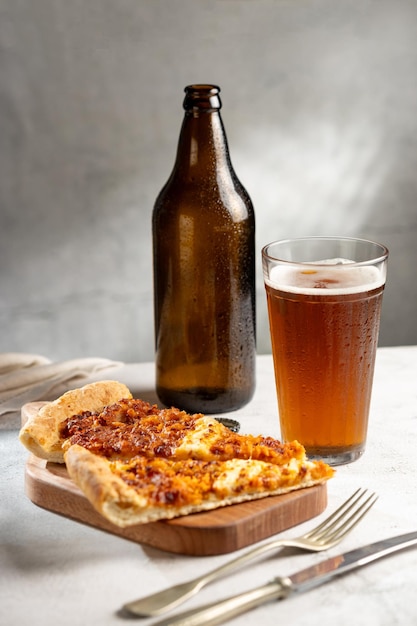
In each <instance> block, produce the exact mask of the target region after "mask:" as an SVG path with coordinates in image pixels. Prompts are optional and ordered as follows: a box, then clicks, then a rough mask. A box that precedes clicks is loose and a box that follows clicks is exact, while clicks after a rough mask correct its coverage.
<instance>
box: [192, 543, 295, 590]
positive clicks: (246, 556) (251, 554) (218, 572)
mask: <svg viewBox="0 0 417 626" xmlns="http://www.w3.org/2000/svg"><path fill="white" fill-rule="evenodd" d="M290 542H291V540H286V539H274V540H273V541H269V542H268V543H264V544H262V545H260V546H257V547H256V548H252V549H251V550H247V551H246V552H244V553H243V554H241V555H240V556H237V557H235V558H234V559H231V560H230V561H227V562H226V563H224V564H223V565H219V567H216V568H215V569H212V570H211V571H210V572H207V574H204V575H203V576H201V577H200V578H201V579H204V585H207V584H208V583H210V582H212V581H213V580H216V579H217V578H220V577H221V576H224V575H225V574H227V573H228V572H233V570H235V569H237V568H238V567H239V566H240V565H243V564H244V563H247V562H248V561H252V560H253V559H254V558H256V557H257V556H261V555H262V554H265V553H267V552H271V551H272V550H277V549H278V548H282V547H284V546H288V545H290Z"/></svg>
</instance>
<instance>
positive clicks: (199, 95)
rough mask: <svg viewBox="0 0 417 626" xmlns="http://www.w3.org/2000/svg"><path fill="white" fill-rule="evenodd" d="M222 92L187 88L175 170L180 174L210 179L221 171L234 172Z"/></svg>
mask: <svg viewBox="0 0 417 626" xmlns="http://www.w3.org/2000/svg"><path fill="white" fill-rule="evenodd" d="M219 91H220V89H219V88H218V87H216V86H214V85H191V86H189V87H186V88H185V92H186V96H185V99H184V109H185V115H184V120H183V123H182V128H181V132H180V137H179V141H178V149H177V157H176V162H175V168H174V169H175V171H176V172H177V173H179V174H183V175H187V173H188V175H189V176H190V177H192V178H194V177H196V176H197V175H198V173H199V172H201V174H204V176H205V177H207V176H209V175H210V172H212V173H213V174H214V173H215V172H217V171H218V170H219V169H222V170H224V169H230V170H231V169H232V166H231V163H230V157H229V150H228V145H227V139H226V134H225V130H224V126H223V122H222V119H221V115H220V108H221V101H220V97H219V95H218V93H219Z"/></svg>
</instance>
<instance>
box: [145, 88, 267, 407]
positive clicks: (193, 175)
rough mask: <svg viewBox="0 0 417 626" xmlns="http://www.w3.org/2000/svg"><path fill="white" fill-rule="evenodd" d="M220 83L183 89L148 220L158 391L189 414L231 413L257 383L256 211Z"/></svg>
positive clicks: (172, 404)
mask: <svg viewBox="0 0 417 626" xmlns="http://www.w3.org/2000/svg"><path fill="white" fill-rule="evenodd" d="M219 91H220V89H219V87H216V86H215V85H191V86H188V87H186V88H185V93H186V96H185V99H184V104H183V106H184V109H185V115H184V121H183V124H182V128H181V133H180V137H179V142H178V150H177V157H176V161H175V165H174V169H173V171H172V174H171V176H170V178H169V179H168V182H167V183H166V184H165V186H164V187H163V189H162V191H161V192H160V194H159V196H158V198H157V200H156V203H155V207H154V212H153V219H152V227H153V255H154V299H155V301H154V306H155V339H156V386H157V393H158V397H159V398H160V400H161V401H162V402H163V403H164V404H165V405H167V406H176V407H179V408H181V409H184V410H186V411H188V412H202V413H221V412H226V411H232V410H234V409H237V408H239V407H240V406H243V405H244V404H246V403H247V402H248V401H249V400H250V399H251V397H252V395H253V392H254V387H255V350H256V346H255V241H254V239H255V217H254V211H253V207H252V203H251V200H250V198H249V196H248V194H247V192H246V190H245V189H244V188H243V186H242V185H241V183H240V182H239V180H238V179H237V177H236V174H235V172H234V170H233V167H232V164H231V162H230V157H229V151H228V146H227V139H226V135H225V131H224V127H223V123H222V119H221V116H220V108H221V101H220V97H219Z"/></svg>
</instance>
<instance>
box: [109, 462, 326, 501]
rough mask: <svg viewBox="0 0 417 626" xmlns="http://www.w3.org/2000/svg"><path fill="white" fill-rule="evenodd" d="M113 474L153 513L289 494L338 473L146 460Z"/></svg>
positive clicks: (309, 467) (117, 467) (319, 466)
mask: <svg viewBox="0 0 417 626" xmlns="http://www.w3.org/2000/svg"><path fill="white" fill-rule="evenodd" d="M110 468H111V471H112V472H113V473H114V474H116V475H117V476H119V477H120V478H121V479H122V480H123V481H124V482H125V483H126V484H127V485H129V486H130V487H133V488H134V490H135V491H136V493H137V494H138V495H139V496H140V497H144V498H145V499H146V502H147V505H148V506H152V507H164V508H165V507H168V508H169V507H173V508H178V507H182V506H196V505H199V504H201V503H203V502H206V501H207V500H217V501H224V500H227V499H230V498H236V497H239V496H242V497H244V496H245V495H252V494H258V495H259V496H262V495H269V494H270V493H271V492H276V491H279V490H284V491H285V490H288V489H290V488H296V487H297V486H302V483H304V484H305V481H309V480H312V479H314V480H325V479H327V478H329V477H330V476H331V475H332V473H333V472H332V470H331V469H330V468H329V467H328V466H327V465H326V464H324V463H321V462H316V463H313V462H309V461H307V462H306V463H304V462H300V461H297V460H296V459H292V460H291V461H290V462H289V463H287V464H285V465H283V466H281V467H279V466H277V465H271V464H269V463H265V462H263V461H256V460H243V459H233V460H229V461H199V460H194V459H188V460H185V461H175V460H168V459H153V460H152V461H150V460H149V459H145V458H143V457H136V458H135V459H132V460H131V461H130V462H128V463H125V462H123V461H112V462H110Z"/></svg>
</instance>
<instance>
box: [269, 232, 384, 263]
mask: <svg viewBox="0 0 417 626" xmlns="http://www.w3.org/2000/svg"><path fill="white" fill-rule="evenodd" d="M303 241H346V242H350V243H353V242H359V243H362V244H371V245H373V246H375V247H376V248H379V249H380V252H381V253H380V254H379V255H377V256H374V257H372V258H370V259H367V260H366V261H352V262H351V263H349V266H350V267H352V266H354V265H355V266H363V265H376V264H378V263H383V262H384V261H386V260H387V258H388V255H389V250H388V248H387V247H386V246H385V245H384V244H382V243H379V242H378V241H373V240H372V239H363V238H360V237H337V236H320V235H318V236H311V237H310V236H306V237H289V238H287V239H277V240H276V241H271V242H270V243H267V244H266V245H265V246H263V247H262V257H263V258H265V259H267V260H269V261H272V262H274V261H275V262H277V263H281V264H283V265H284V264H285V265H289V266H294V265H302V266H308V265H314V266H315V267H317V266H320V265H321V266H324V265H326V264H325V263H322V264H321V263H320V261H288V260H286V259H283V258H281V257H280V256H274V255H272V254H269V252H268V249H269V248H271V246H275V245H277V244H288V243H292V242H294V243H295V242H303ZM335 267H336V266H335ZM337 267H343V266H342V265H339V266H337Z"/></svg>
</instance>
